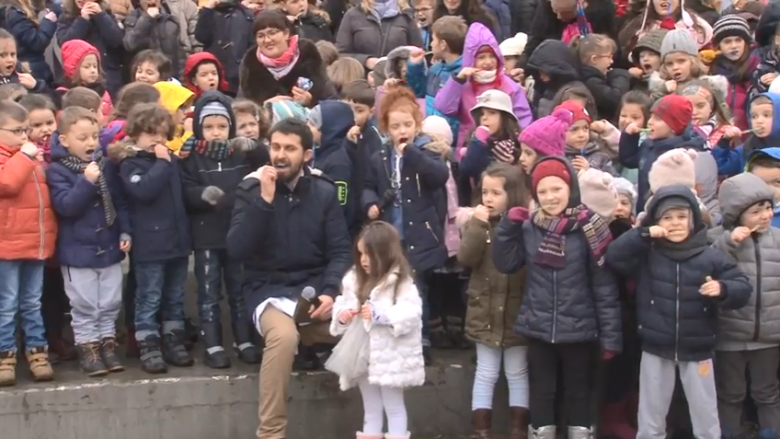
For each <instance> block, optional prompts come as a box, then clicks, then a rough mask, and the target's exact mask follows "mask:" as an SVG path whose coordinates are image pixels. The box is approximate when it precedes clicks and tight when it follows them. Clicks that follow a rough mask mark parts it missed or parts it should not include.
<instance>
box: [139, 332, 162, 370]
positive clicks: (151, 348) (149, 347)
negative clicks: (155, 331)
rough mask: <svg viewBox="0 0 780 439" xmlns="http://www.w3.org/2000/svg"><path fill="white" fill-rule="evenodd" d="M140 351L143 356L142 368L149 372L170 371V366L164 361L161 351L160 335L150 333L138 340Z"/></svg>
mask: <svg viewBox="0 0 780 439" xmlns="http://www.w3.org/2000/svg"><path fill="white" fill-rule="evenodd" d="M138 351H139V354H140V356H141V368H142V369H143V370H144V372H147V373H165V372H168V366H166V365H165V361H163V356H162V353H161V352H160V337H158V336H156V335H150V336H148V337H146V338H145V339H143V340H141V341H139V342H138Z"/></svg>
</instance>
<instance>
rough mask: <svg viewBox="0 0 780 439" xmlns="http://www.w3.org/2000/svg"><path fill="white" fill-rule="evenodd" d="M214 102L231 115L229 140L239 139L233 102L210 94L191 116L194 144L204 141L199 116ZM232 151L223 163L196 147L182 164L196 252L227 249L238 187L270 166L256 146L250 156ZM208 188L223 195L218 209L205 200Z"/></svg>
mask: <svg viewBox="0 0 780 439" xmlns="http://www.w3.org/2000/svg"><path fill="white" fill-rule="evenodd" d="M212 102H217V103H219V104H222V105H223V106H224V107H225V109H226V110H227V112H228V114H229V115H230V130H229V134H228V138H229V139H233V138H235V137H236V118H235V116H234V115H233V110H232V108H231V106H230V99H229V98H228V97H227V96H225V95H224V94H222V93H220V92H218V91H207V92H205V93H203V95H201V97H200V98H198V100H197V101H196V102H195V111H194V112H193V115H192V131H193V139H192V141H193V142H195V141H202V140H203V128H202V126H201V122H200V115H201V112H202V111H203V108H204V107H205V106H206V105H207V104H209V103H212ZM196 139H197V140H196ZM205 143H208V142H205ZM225 143H226V145H225V147H226V148H230V146H229V145H228V144H227V142H225ZM230 149H231V151H230V152H229V153H227V155H226V156H225V157H224V158H223V159H221V160H220V159H217V158H213V157H210V156H208V155H206V154H203V153H201V152H200V149H199V148H198V147H197V146H195V147H193V148H192V150H191V151H190V153H189V155H187V157H186V158H182V159H181V160H180V161H179V164H180V165H181V184H182V189H183V193H184V204H185V206H186V208H187V214H188V215H189V218H190V224H191V227H192V235H191V236H192V243H193V248H194V249H196V250H217V249H224V248H225V238H226V237H227V232H228V229H229V228H230V213H231V210H232V208H233V203H234V202H235V193H236V189H237V188H238V185H239V183H241V181H242V180H243V179H244V177H246V175H247V174H249V173H250V172H252V171H254V170H255V169H257V168H258V167H260V166H262V165H265V164H267V163H268V162H269V158H268V152H267V151H266V150H265V148H262V147H260V148H258V147H257V145H256V146H255V149H253V150H251V151H248V152H245V151H238V150H233V149H232V148H230ZM208 186H216V187H218V188H220V189H221V190H222V191H223V192H224V194H223V195H222V197H221V198H220V199H219V201H217V203H216V205H212V204H210V203H208V202H207V201H205V200H204V199H203V191H204V190H205V189H206V188H207V187H208Z"/></svg>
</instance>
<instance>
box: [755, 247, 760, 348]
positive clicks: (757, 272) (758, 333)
mask: <svg viewBox="0 0 780 439" xmlns="http://www.w3.org/2000/svg"><path fill="white" fill-rule="evenodd" d="M753 244H754V245H755V247H756V322H755V330H754V332H753V341H758V337H759V336H760V335H761V249H760V248H759V246H758V237H757V236H753Z"/></svg>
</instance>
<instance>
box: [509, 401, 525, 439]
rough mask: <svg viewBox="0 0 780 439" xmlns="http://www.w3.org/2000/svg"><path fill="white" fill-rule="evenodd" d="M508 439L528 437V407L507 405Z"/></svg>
mask: <svg viewBox="0 0 780 439" xmlns="http://www.w3.org/2000/svg"><path fill="white" fill-rule="evenodd" d="M509 439H528V409H527V408H525V407H509Z"/></svg>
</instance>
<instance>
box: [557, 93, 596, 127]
mask: <svg viewBox="0 0 780 439" xmlns="http://www.w3.org/2000/svg"><path fill="white" fill-rule="evenodd" d="M558 108H563V109H565V110H569V111H570V112H571V124H572V125H574V124H575V123H577V122H579V121H581V120H584V121H587V122H588V125H590V123H591V122H592V120H591V118H590V115H589V114H588V110H586V109H585V107H583V106H582V104H581V103H579V102H577V101H573V100H571V99H570V100H568V101H563V102H561V105H558V106H557V107H555V109H556V110H557V109H558Z"/></svg>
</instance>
